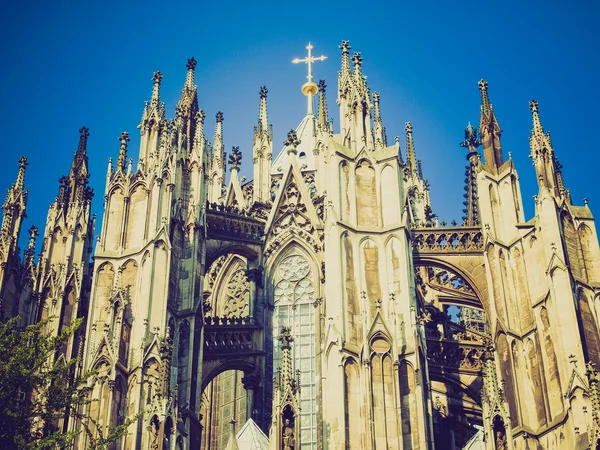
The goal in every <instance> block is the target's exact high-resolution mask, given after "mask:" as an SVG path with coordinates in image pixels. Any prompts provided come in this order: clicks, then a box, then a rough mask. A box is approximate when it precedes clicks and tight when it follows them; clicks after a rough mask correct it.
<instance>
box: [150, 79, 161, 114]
mask: <svg viewBox="0 0 600 450" xmlns="http://www.w3.org/2000/svg"><path fill="white" fill-rule="evenodd" d="M162 78H163V74H162V73H160V72H158V71H156V72H154V75H153V76H152V81H153V82H154V87H153V88H152V99H151V101H150V104H151V105H152V106H158V103H159V102H160V82H161V80H162Z"/></svg>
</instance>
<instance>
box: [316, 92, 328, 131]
mask: <svg viewBox="0 0 600 450" xmlns="http://www.w3.org/2000/svg"><path fill="white" fill-rule="evenodd" d="M318 86H319V121H318V126H319V128H320V129H321V130H327V129H328V127H329V115H328V114H327V97H326V95H325V88H326V87H327V85H326V84H325V80H319V85H318Z"/></svg>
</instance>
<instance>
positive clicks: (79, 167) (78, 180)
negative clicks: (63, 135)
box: [65, 127, 90, 203]
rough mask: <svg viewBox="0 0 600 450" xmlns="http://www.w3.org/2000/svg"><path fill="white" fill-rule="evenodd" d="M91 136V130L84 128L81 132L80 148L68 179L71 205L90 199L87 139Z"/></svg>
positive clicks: (74, 157)
mask: <svg viewBox="0 0 600 450" xmlns="http://www.w3.org/2000/svg"><path fill="white" fill-rule="evenodd" d="M89 136H90V133H89V129H88V128H86V127H82V128H80V130H79V147H78V148H77V151H76V152H75V155H74V156H73V162H72V163H71V170H70V171H69V175H68V177H67V180H68V181H67V183H68V186H67V191H68V196H67V197H65V200H67V199H68V202H69V203H74V202H76V201H81V200H83V199H84V198H85V199H88V198H87V197H88V194H89V191H88V190H87V189H86V188H87V182H88V179H89V177H90V175H89V172H88V157H87V138H88V137H89Z"/></svg>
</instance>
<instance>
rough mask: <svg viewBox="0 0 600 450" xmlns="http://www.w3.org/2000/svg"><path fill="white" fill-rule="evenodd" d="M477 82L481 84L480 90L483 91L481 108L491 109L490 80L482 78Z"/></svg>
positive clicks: (484, 109)
mask: <svg viewBox="0 0 600 450" xmlns="http://www.w3.org/2000/svg"><path fill="white" fill-rule="evenodd" d="M477 84H478V86H479V92H481V109H482V110H483V111H489V109H490V99H489V98H488V82H487V81H485V80H483V79H481V80H479V83H477Z"/></svg>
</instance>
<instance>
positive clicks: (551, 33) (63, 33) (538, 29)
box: [0, 0, 600, 241]
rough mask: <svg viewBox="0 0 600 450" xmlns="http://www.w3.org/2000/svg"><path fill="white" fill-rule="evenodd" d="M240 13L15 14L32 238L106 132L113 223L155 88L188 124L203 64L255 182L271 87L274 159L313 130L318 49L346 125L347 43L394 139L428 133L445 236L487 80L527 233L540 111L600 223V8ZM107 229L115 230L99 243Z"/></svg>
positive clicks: (0, 180)
mask: <svg viewBox="0 0 600 450" xmlns="http://www.w3.org/2000/svg"><path fill="white" fill-rule="evenodd" d="M239 3H242V2H233V1H228V0H224V1H213V2H207V1H202V2H189V4H181V3H179V2H175V1H171V2H165V1H161V2H154V1H145V2H139V3H133V2H114V1H105V2H74V1H73V2H66V1H56V2H47V1H30V2H11V3H9V4H6V5H4V6H3V12H2V15H1V16H0V46H1V48H2V70H0V89H2V97H1V98H2V102H3V108H2V109H1V110H0V133H1V135H2V140H1V141H0V149H1V152H2V153H1V154H2V161H3V164H2V165H1V166H0V189H2V190H3V191H4V190H5V189H7V188H8V187H9V186H10V184H11V183H12V182H13V181H14V178H15V175H16V172H17V166H18V164H17V160H18V159H19V157H20V156H21V155H26V156H28V158H29V163H30V165H29V167H28V169H27V176H26V186H27V188H28V189H29V190H30V195H29V204H28V216H29V218H28V219H27V221H26V223H25V227H26V228H28V227H29V226H30V225H31V224H36V225H38V226H39V227H40V228H42V227H43V226H44V222H45V218H46V213H47V208H48V205H49V204H50V203H51V202H52V201H53V200H54V197H55V196H56V193H57V191H58V181H57V180H58V178H59V177H60V176H61V175H63V174H66V173H67V172H68V169H69V165H70V161H71V158H72V155H73V152H74V151H75V150H76V149H77V144H78V139H79V133H78V129H79V128H80V127H81V126H82V125H85V126H87V127H89V128H90V138H89V141H88V154H89V159H90V171H91V173H92V178H91V185H92V187H93V188H94V190H95V192H96V196H95V198H94V208H93V209H94V211H95V212H96V213H98V215H99V219H101V211H102V201H103V195H104V185H105V174H106V163H107V160H108V157H109V156H112V157H113V158H115V157H116V155H117V153H118V149H119V142H118V141H117V138H118V137H119V135H120V133H121V132H122V131H129V133H130V134H131V135H132V138H133V139H132V142H131V143H130V156H133V157H134V158H137V152H138V145H139V133H138V130H137V129H136V127H137V125H138V124H139V121H140V117H141V114H142V109H143V104H144V100H148V99H149V98H150V94H151V90H152V81H151V78H152V74H153V72H154V71H155V70H160V71H162V73H163V74H164V79H163V84H162V98H163V100H164V101H165V102H166V107H167V111H168V115H169V117H173V115H174V108H175V104H176V102H177V100H178V98H179V95H180V93H181V88H182V87H183V83H184V81H185V72H186V68H185V64H186V62H187V58H188V57H190V56H195V57H196V59H197V60H198V66H197V68H196V84H197V85H198V97H199V103H200V107H201V108H203V109H204V110H205V111H206V113H207V119H206V124H207V125H206V128H207V133H208V135H209V136H210V138H211V140H212V135H213V133H214V122H215V119H214V114H215V113H216V112H217V111H223V113H224V117H225V122H224V133H225V144H226V150H227V151H229V150H230V149H231V146H232V145H239V146H240V149H241V151H242V152H243V154H244V160H243V165H242V175H246V176H247V177H248V178H250V177H251V167H250V166H251V158H252V156H251V152H252V127H253V126H254V125H255V124H256V122H257V118H258V100H259V95H258V93H259V87H260V86H262V85H266V86H267V87H268V89H269V94H268V108H269V121H270V122H272V123H273V126H274V132H275V138H274V141H275V146H274V147H275V148H274V152H277V151H279V149H280V148H281V144H282V142H283V141H284V140H285V135H286V133H287V131H289V129H290V128H295V127H296V125H297V124H298V123H299V122H300V120H301V119H302V117H303V115H304V114H305V110H306V106H305V98H304V96H303V95H302V94H301V92H300V86H301V84H302V83H303V82H304V81H305V79H304V77H305V76H306V73H305V66H304V65H302V66H297V65H293V64H291V63H290V61H291V59H293V58H294V57H303V56H304V54H305V46H306V44H307V42H308V41H311V42H312V43H313V45H314V47H315V48H314V53H315V54H317V55H320V54H325V55H327V56H329V59H328V60H327V61H325V62H322V63H316V64H315V69H314V72H315V78H316V79H317V80H318V79H320V78H323V79H325V80H326V82H327V85H328V98H329V113H330V115H331V116H332V117H333V118H334V123H335V124H336V126H337V123H338V122H339V114H338V109H337V105H336V103H335V98H336V95H337V71H338V70H339V65H340V53H339V49H338V45H339V43H340V42H341V40H342V39H347V40H350V43H351V45H352V47H353V51H354V50H355V51H360V52H361V53H362V56H363V57H364V63H363V70H364V73H365V74H366V75H367V77H368V83H369V86H370V88H371V90H372V91H378V92H380V94H381V108H382V116H383V120H384V125H385V127H386V129H387V134H388V140H389V142H393V137H394V135H400V136H401V145H402V151H403V152H405V150H406V146H405V141H404V123H405V122H406V121H408V120H410V121H411V122H412V124H413V127H414V137H415V144H416V151H417V157H418V158H419V159H421V160H422V161H423V171H424V175H425V177H426V178H427V179H428V180H429V182H430V185H431V196H432V202H433V209H434V212H436V213H438V214H439V216H440V218H441V219H442V220H447V221H451V220H453V219H456V220H457V221H459V222H460V221H461V217H462V201H463V198H462V194H463V180H464V166H465V163H466V159H465V153H466V152H465V150H464V149H462V148H460V147H459V145H458V144H459V142H460V141H462V139H463V130H464V128H465V126H466V125H467V122H468V121H471V123H473V124H474V125H475V126H477V125H478V123H479V104H480V97H479V91H478V89H477V81H478V80H479V79H480V78H485V79H486V80H488V82H489V94H490V98H491V102H492V104H493V106H494V110H495V111H496V114H497V117H498V119H499V122H500V125H501V127H502V128H503V129H504V134H503V135H502V143H503V148H504V152H505V157H506V153H507V152H512V155H513V158H514V160H515V163H516V166H517V170H518V171H519V175H520V180H521V189H522V193H523V198H524V203H525V210H526V214H527V218H528V219H529V218H531V216H532V214H533V200H532V196H533V195H535V194H536V193H537V184H536V180H535V172H534V169H533V167H532V164H531V160H530V159H529V158H528V154H529V144H528V136H529V132H530V130H531V114H530V112H529V109H528V102H529V100H531V99H534V98H535V99H537V100H538V101H539V103H540V113H541V118H542V124H543V125H544V127H545V129H546V130H550V131H551V132H552V140H553V143H554V147H555V150H556V152H557V155H558V157H559V158H560V161H561V163H562V164H563V165H564V171H563V172H564V176H565V181H566V184H567V187H569V188H570V189H571V192H572V197H573V202H574V203H575V204H582V203H583V201H582V200H583V198H584V197H587V198H588V199H589V203H590V207H591V208H592V211H593V212H595V213H596V215H597V216H600V189H599V188H598V182H597V179H598V177H599V172H598V169H599V165H600V156H599V153H600V151H599V150H598V149H597V148H596V147H597V139H596V133H597V132H598V123H599V122H600V113H599V110H598V107H597V105H598V103H599V100H600V95H599V93H600V88H599V82H598V80H600V68H599V64H600V63H599V62H598V50H599V48H600V47H599V43H600V34H599V32H598V24H597V18H598V13H599V6H598V2H592V1H588V2H584V1H575V2H572V3H571V5H569V6H567V3H566V2H564V1H563V2H553V1H545V2H474V1H462V2H447V1H440V2H416V1H411V2H404V1H402V2H401V1H394V2H377V1H375V2H358V3H353V2H345V3H339V4H338V5H336V6H334V5H330V4H329V3H328V2H320V3H316V2H312V3H309V2H302V3H300V2H283V1H279V2H270V1H261V2H244V5H245V6H240V5H239ZM288 4H289V5H290V6H287V5H288ZM336 132H337V128H336ZM99 222H100V220H99ZM99 230H100V228H99V223H98V227H97V229H96V234H98V233H99ZM24 231H25V230H24ZM25 234H26V233H25ZM22 241H23V239H22Z"/></svg>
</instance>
